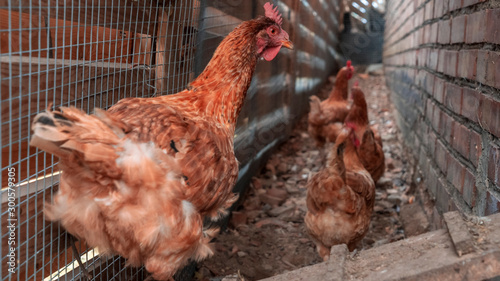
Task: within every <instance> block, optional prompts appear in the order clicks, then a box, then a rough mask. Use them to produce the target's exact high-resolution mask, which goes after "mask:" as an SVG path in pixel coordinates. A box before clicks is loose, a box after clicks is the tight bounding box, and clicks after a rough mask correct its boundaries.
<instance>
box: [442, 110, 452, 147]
mask: <svg viewBox="0 0 500 281" xmlns="http://www.w3.org/2000/svg"><path fill="white" fill-rule="evenodd" d="M454 122H455V121H453V118H451V116H449V115H448V114H446V113H445V112H444V111H441V117H440V119H439V134H440V135H441V136H442V137H443V138H444V140H445V141H446V142H448V143H451V138H452V136H453V123H454Z"/></svg>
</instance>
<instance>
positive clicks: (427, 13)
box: [425, 0, 439, 20]
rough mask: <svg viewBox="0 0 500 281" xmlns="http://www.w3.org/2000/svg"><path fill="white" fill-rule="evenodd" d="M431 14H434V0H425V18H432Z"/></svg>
mask: <svg viewBox="0 0 500 281" xmlns="http://www.w3.org/2000/svg"><path fill="white" fill-rule="evenodd" d="M438 1H439V0H438ZM433 15H434V0H431V1H429V2H427V4H426V5H425V20H430V19H432V16H433Z"/></svg>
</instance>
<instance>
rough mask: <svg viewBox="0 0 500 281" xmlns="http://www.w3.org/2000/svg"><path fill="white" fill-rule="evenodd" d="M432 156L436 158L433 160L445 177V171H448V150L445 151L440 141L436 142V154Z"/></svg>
mask: <svg viewBox="0 0 500 281" xmlns="http://www.w3.org/2000/svg"><path fill="white" fill-rule="evenodd" d="M434 156H435V157H436V158H435V159H436V163H437V165H438V167H439V169H440V170H441V172H442V173H443V174H444V175H445V176H446V171H447V170H448V161H447V160H448V159H447V157H448V150H446V147H445V145H444V144H443V143H442V142H441V141H440V140H438V141H437V142H436V152H435V153H434Z"/></svg>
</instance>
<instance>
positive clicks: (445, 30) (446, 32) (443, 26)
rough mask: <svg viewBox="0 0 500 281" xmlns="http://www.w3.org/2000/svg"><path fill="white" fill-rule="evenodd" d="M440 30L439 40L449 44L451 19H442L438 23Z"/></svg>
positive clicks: (441, 42)
mask: <svg viewBox="0 0 500 281" xmlns="http://www.w3.org/2000/svg"><path fill="white" fill-rule="evenodd" d="M438 30H439V31H438V38H437V42H438V43H440V44H449V43H450V36H451V21H450V20H444V21H440V22H439V23H438Z"/></svg>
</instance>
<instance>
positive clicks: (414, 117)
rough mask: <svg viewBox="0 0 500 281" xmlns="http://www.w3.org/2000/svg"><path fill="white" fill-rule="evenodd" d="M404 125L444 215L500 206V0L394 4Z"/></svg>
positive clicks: (389, 27)
mask: <svg viewBox="0 0 500 281" xmlns="http://www.w3.org/2000/svg"><path fill="white" fill-rule="evenodd" d="M386 21H387V22H386V29H385V35H384V38H385V42H384V65H385V71H386V72H385V73H386V78H387V84H388V86H389V88H390V89H391V91H392V100H393V103H394V105H395V107H396V110H397V112H396V114H397V119H398V123H399V124H398V125H399V126H400V128H401V130H402V132H403V135H404V137H405V141H406V143H407V144H408V146H409V147H410V148H411V149H412V150H413V155H414V156H415V157H416V158H417V159H418V163H419V167H420V169H421V171H422V173H423V175H424V177H425V179H424V180H425V186H426V187H427V189H428V191H429V193H430V194H431V196H432V197H433V199H434V200H435V203H436V207H437V209H438V210H439V211H440V212H446V211H450V210H455V209H459V210H460V211H462V212H466V213H472V214H476V215H488V214H492V213H496V212H498V211H499V209H500V90H499V89H500V2H499V1H497V0H489V1H487V0H482V1H481V0H389V1H388V5H387V14H386Z"/></svg>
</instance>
